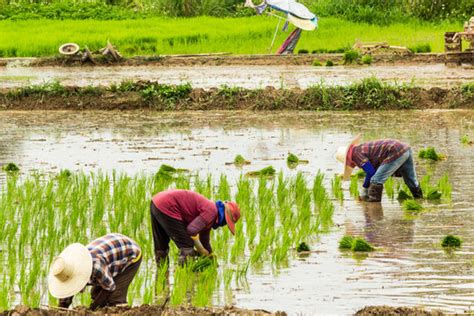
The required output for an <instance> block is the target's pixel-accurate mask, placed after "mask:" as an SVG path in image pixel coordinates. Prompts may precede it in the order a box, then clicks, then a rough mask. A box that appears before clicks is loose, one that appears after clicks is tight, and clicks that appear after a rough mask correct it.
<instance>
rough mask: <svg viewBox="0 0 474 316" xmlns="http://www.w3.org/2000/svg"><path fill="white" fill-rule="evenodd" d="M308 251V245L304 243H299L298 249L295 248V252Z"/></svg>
mask: <svg viewBox="0 0 474 316" xmlns="http://www.w3.org/2000/svg"><path fill="white" fill-rule="evenodd" d="M310 250H311V249H310V248H309V246H308V244H306V243H305V242H302V243H300V244H299V245H298V247H296V251H297V252H307V251H310Z"/></svg>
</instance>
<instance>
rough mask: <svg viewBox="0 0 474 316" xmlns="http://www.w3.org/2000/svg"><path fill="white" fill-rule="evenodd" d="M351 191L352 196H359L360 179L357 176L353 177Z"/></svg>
mask: <svg viewBox="0 0 474 316" xmlns="http://www.w3.org/2000/svg"><path fill="white" fill-rule="evenodd" d="M349 192H350V194H351V196H352V197H354V198H358V197H359V179H358V178H357V177H351V184H350V186H349Z"/></svg>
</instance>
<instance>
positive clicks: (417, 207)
mask: <svg viewBox="0 0 474 316" xmlns="http://www.w3.org/2000/svg"><path fill="white" fill-rule="evenodd" d="M403 209H404V210H405V211H412V212H420V211H422V210H423V205H421V204H420V203H418V202H417V201H415V200H405V201H404V202H403Z"/></svg>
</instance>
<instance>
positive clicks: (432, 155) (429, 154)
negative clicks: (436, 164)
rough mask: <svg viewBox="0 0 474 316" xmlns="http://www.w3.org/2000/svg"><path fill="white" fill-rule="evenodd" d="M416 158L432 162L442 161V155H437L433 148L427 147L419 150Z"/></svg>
mask: <svg viewBox="0 0 474 316" xmlns="http://www.w3.org/2000/svg"><path fill="white" fill-rule="evenodd" d="M418 157H420V158H423V159H428V160H432V161H438V160H441V159H443V158H444V155H441V154H438V153H437V152H436V150H435V149H434V147H427V148H424V149H421V150H420V152H419V153H418Z"/></svg>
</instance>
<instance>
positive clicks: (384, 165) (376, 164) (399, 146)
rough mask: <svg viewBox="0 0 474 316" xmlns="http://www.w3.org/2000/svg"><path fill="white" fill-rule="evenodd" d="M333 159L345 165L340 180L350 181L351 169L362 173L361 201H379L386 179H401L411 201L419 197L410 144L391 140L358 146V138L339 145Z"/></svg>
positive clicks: (421, 193) (418, 185) (420, 193)
mask: <svg viewBox="0 0 474 316" xmlns="http://www.w3.org/2000/svg"><path fill="white" fill-rule="evenodd" d="M336 159H337V160H339V161H340V162H342V163H344V175H343V180H345V181H347V180H349V179H350V176H351V173H352V170H353V168H355V167H356V166H357V167H359V168H362V169H363V170H364V171H365V173H366V177H365V181H364V185H363V187H364V192H363V194H362V196H361V199H362V200H364V201H367V202H380V201H381V200H382V191H383V184H384V183H385V181H387V179H388V177H390V176H392V175H394V176H400V175H401V176H402V177H403V180H404V181H405V183H406V185H407V186H408V188H409V189H410V191H411V193H412V195H413V197H414V198H416V199H417V198H422V197H423V192H422V191H421V188H420V183H419V182H418V180H417V178H416V171H415V165H414V163H413V152H412V150H411V148H410V146H409V145H407V144H403V143H401V142H399V141H398V140H394V139H381V140H375V141H371V142H366V143H363V144H360V135H358V136H357V137H356V138H354V139H353V140H352V142H351V143H350V144H349V145H348V146H341V147H339V148H338V150H337V153H336Z"/></svg>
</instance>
